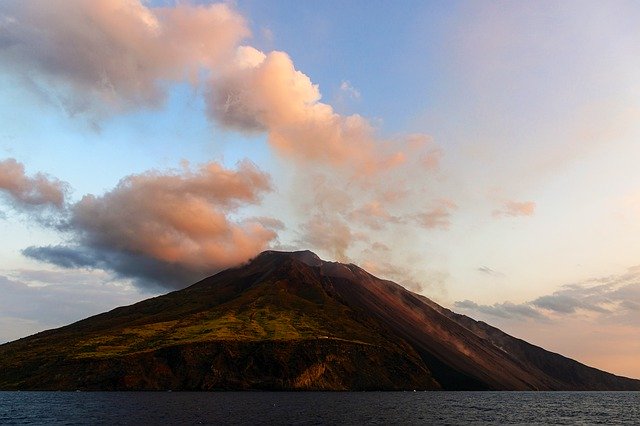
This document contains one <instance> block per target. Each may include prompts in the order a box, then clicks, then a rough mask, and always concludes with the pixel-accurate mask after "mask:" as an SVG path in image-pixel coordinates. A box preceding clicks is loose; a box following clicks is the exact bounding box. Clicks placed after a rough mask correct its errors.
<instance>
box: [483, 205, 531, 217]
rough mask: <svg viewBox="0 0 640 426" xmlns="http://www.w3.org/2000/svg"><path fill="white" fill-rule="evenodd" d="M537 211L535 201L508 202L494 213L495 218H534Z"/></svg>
mask: <svg viewBox="0 0 640 426" xmlns="http://www.w3.org/2000/svg"><path fill="white" fill-rule="evenodd" d="M535 211H536V203H534V202H533V201H506V202H505V203H504V204H503V205H502V207H501V208H499V209H496V210H494V211H493V213H492V214H493V216H494V217H502V216H510V217H518V216H533V213H534V212H535Z"/></svg>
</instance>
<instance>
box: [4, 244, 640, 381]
mask: <svg viewBox="0 0 640 426" xmlns="http://www.w3.org/2000/svg"><path fill="white" fill-rule="evenodd" d="M0 389H5V390H6V389H25V390H26V389H43V390H55V389H61V390H75V389H82V390H169V389H173V390H215V389H234V390H240V389H268V390H295V389H301V390H374V389H378V390H407V389H411V390H413V389H425V390H426V389H433V390H437V389H445V390H458V389H474V390H486V389H493V390H640V380H633V379H628V378H623V377H618V376H615V375H613V374H609V373H606V372H604V371H600V370H597V369H595V368H591V367H588V366H585V365H583V364H580V363H579V362H576V361H573V360H571V359H568V358H565V357H563V356H561V355H558V354H555V353H551V352H548V351H546V350H544V349H542V348H539V347H537V346H534V345H531V344H529V343H527V342H525V341H523V340H520V339H516V338H514V337H511V336H509V335H507V334H505V333H503V332H502V331H500V330H498V329H496V328H494V327H491V326H489V325H487V324H485V323H483V322H477V321H475V320H473V319H471V318H468V317H466V316H463V315H458V314H456V313H454V312H451V311H450V310H448V309H445V308H443V307H441V306H439V305H437V304H436V303H434V302H432V301H431V300H429V299H427V298H426V297H424V296H420V295H418V294H415V293H412V292H410V291H408V290H406V289H405V288H403V287H402V286H400V285H398V284H395V283H393V282H391V281H386V280H382V279H379V278H376V277H374V276H373V275H371V274H369V273H367V272H366V271H364V270H362V269H360V268H359V267H357V266H355V265H353V264H348V265H347V264H342V263H336V262H325V261H322V260H321V259H320V258H318V256H316V255H315V254H314V253H312V252H309V251H300V252H293V253H286V252H275V251H267V252H264V253H262V254H260V255H259V256H257V257H256V258H255V259H253V260H252V261H251V262H249V263H248V264H246V265H243V266H240V267H237V268H232V269H228V270H225V271H222V272H220V273H218V274H216V275H214V276H212V277H209V278H206V279H204V280H202V281H200V282H198V283H196V284H194V285H192V286H190V287H187V288H185V289H184V290H179V291H175V292H172V293H169V294H166V295H163V296H159V297H155V298H152V299H147V300H145V301H142V302H140V303H136V304H134V305H131V306H125V307H120V308H117V309H114V310H112V311H110V312H106V313H103V314H100V315H96V316H93V317H90V318H87V319H85V320H82V321H79V322H76V323H74V324H71V325H68V326H66V327H62V328H58V329H55V330H49V331H45V332H42V333H38V334H35V335H33V336H30V337H27V338H24V339H20V340H17V341H14V342H10V343H7V344H4V345H1V346H0Z"/></svg>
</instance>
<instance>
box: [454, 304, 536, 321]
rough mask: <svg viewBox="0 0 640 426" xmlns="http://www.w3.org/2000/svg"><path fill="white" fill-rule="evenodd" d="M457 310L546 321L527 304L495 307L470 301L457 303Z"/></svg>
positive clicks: (498, 305) (494, 305)
mask: <svg viewBox="0 0 640 426" xmlns="http://www.w3.org/2000/svg"><path fill="white" fill-rule="evenodd" d="M454 306H455V307H456V308H460V309H464V310H467V311H476V312H481V313H484V314H488V315H491V316H494V317H500V318H514V317H515V318H534V319H544V316H543V315H542V314H541V313H540V312H538V311H537V310H536V309H534V308H532V307H531V306H529V305H527V304H516V303H511V302H504V303H495V304H493V305H478V304H477V303H475V302H472V301H470V300H463V301H460V302H455V304H454Z"/></svg>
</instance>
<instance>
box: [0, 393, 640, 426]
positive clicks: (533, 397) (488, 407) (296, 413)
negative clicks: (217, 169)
mask: <svg viewBox="0 0 640 426" xmlns="http://www.w3.org/2000/svg"><path fill="white" fill-rule="evenodd" d="M0 424H3V425H4V424H38V425H40V424H58V425H75V424H91V425H94V424H105V425H106V424H108V425H113V424H135V425H141V424H194V425H196V424H252V425H255V424H311V425H312V424H357V425H360V424H384V425H388V424H403V425H405V424H442V425H446V424H451V425H460V424H465V425H473V424H570V425H575V424H584V425H593V424H607V425H610V424H629V425H640V392H295V393H294V392H0Z"/></svg>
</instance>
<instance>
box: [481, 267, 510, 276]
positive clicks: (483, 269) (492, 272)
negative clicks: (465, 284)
mask: <svg viewBox="0 0 640 426" xmlns="http://www.w3.org/2000/svg"><path fill="white" fill-rule="evenodd" d="M476 270H477V271H478V272H482V273H483V274H487V275H492V276H495V277H504V274H503V273H502V272H499V271H496V270H495V269H491V268H489V267H488V266H480V267H479V268H477V269H476Z"/></svg>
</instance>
